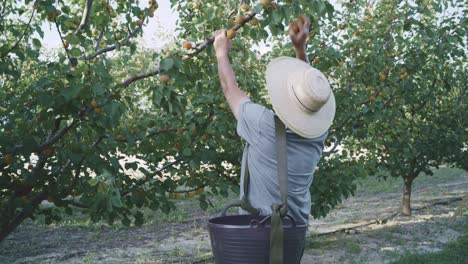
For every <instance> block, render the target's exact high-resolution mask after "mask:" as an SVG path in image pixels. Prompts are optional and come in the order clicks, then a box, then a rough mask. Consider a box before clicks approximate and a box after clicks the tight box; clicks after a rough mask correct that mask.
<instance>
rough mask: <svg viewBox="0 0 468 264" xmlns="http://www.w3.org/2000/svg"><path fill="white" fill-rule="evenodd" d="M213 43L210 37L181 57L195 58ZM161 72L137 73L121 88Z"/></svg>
mask: <svg viewBox="0 0 468 264" xmlns="http://www.w3.org/2000/svg"><path fill="white" fill-rule="evenodd" d="M255 15H256V13H254V12H252V13H249V14H248V15H247V16H246V17H245V19H244V21H243V22H242V23H241V24H237V25H235V26H234V27H232V29H233V30H235V31H237V30H239V29H240V28H241V27H243V26H244V25H245V24H246V23H247V22H249V21H250V20H252V19H253V18H254V17H255ZM213 42H214V37H213V36H211V37H209V38H207V39H206V40H205V41H204V42H202V43H201V44H199V45H198V46H196V47H195V48H194V50H195V51H194V52H193V53H191V54H189V55H187V56H184V57H182V59H183V60H189V59H192V58H193V57H195V56H196V55H197V54H199V53H200V52H202V51H203V50H205V49H206V48H208V47H209V46H210V45H212V44H213ZM160 72H161V70H160V67H156V68H154V69H153V70H152V71H150V72H146V73H139V74H137V75H135V76H131V77H129V78H127V79H125V80H124V82H123V83H122V86H123V87H127V86H129V85H130V84H131V83H133V82H135V81H138V80H141V79H145V78H148V77H151V76H154V75H157V74H159V73H160Z"/></svg>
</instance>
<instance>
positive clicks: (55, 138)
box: [36, 119, 77, 151]
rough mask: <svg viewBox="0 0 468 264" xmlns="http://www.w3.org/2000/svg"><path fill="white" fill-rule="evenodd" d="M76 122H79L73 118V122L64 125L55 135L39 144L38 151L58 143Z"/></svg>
mask: <svg viewBox="0 0 468 264" xmlns="http://www.w3.org/2000/svg"><path fill="white" fill-rule="evenodd" d="M76 124H77V121H76V119H75V120H73V122H72V123H71V124H70V125H68V126H65V127H63V128H62V129H60V130H59V131H58V132H57V133H56V134H55V135H53V136H52V137H51V138H49V139H47V141H46V142H44V143H43V144H41V145H39V147H38V149H37V150H36V151H41V150H43V149H45V148H46V147H48V146H50V145H53V144H55V143H57V141H59V140H60V139H61V138H62V137H63V136H64V135H65V134H66V133H67V132H68V131H69V130H70V129H72V128H73V126H75V125H76Z"/></svg>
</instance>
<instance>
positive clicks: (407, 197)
mask: <svg viewBox="0 0 468 264" xmlns="http://www.w3.org/2000/svg"><path fill="white" fill-rule="evenodd" d="M413 179H414V178H413V177H412V176H411V175H407V176H404V177H403V215H406V216H411V185H412V184H413Z"/></svg>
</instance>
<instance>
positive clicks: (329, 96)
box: [266, 57, 335, 138]
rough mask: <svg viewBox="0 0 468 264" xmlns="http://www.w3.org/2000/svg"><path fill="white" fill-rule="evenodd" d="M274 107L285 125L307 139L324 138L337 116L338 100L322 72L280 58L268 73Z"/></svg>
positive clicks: (306, 64)
mask: <svg viewBox="0 0 468 264" xmlns="http://www.w3.org/2000/svg"><path fill="white" fill-rule="evenodd" d="M266 84H267V88H268V94H269V96H270V100H271V104H272V105H273V109H274V110H275V112H276V114H277V115H278V117H279V118H280V119H281V121H283V123H284V124H285V125H286V126H287V127H288V128H289V129H291V130H292V131H294V132H295V133H296V134H298V135H300V136H303V137H305V138H316V137H319V136H321V135H323V134H324V133H325V132H326V131H327V130H328V128H329V127H330V125H331V123H332V121H333V118H334V117H335V97H334V95H333V91H332V90H331V88H330V84H329V82H328V80H327V78H326V77H325V75H323V73H321V72H320V71H319V70H317V69H315V68H313V67H312V66H310V65H309V64H308V63H305V62H304V61H302V60H299V59H295V58H291V57H279V58H276V59H274V60H272V61H271V62H270V63H269V64H268V66H267V70H266Z"/></svg>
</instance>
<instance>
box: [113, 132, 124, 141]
mask: <svg viewBox="0 0 468 264" xmlns="http://www.w3.org/2000/svg"><path fill="white" fill-rule="evenodd" d="M115 139H117V140H119V141H123V140H125V137H124V135H122V134H118V135H117V136H115Z"/></svg>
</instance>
